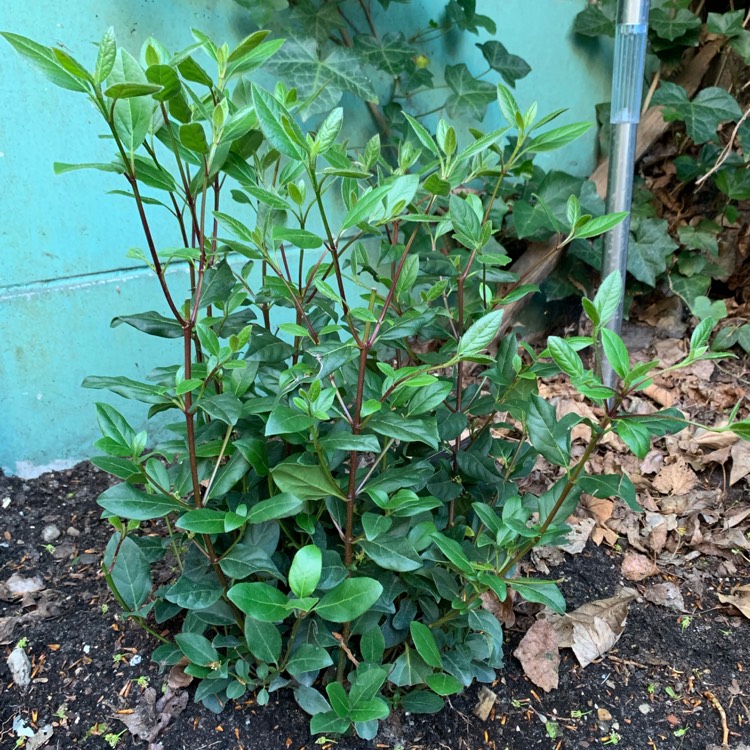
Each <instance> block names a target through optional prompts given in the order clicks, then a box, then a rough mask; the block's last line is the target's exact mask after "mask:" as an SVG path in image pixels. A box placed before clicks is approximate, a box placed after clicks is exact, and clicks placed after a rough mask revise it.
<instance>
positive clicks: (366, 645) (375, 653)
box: [359, 628, 385, 664]
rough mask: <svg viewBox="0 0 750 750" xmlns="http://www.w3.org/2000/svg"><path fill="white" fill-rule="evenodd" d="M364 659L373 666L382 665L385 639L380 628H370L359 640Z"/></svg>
mask: <svg viewBox="0 0 750 750" xmlns="http://www.w3.org/2000/svg"><path fill="white" fill-rule="evenodd" d="M359 651H360V653H361V654H362V658H363V659H364V660H365V661H366V662H370V663H371V664H380V662H381V661H382V659H383V653H384V652H385V638H384V637H383V633H382V631H381V630H380V629H379V628H370V629H369V630H367V631H365V632H364V633H363V634H362V636H361V638H360V639H359Z"/></svg>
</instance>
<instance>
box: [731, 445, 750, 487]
mask: <svg viewBox="0 0 750 750" xmlns="http://www.w3.org/2000/svg"><path fill="white" fill-rule="evenodd" d="M730 455H731V456H732V471H731V473H730V475H729V484H730V485H731V484H737V482H739V481H740V479H742V478H743V477H746V476H747V475H748V474H750V443H748V442H747V441H746V440H740V441H739V442H737V443H735V444H734V445H733V446H732V450H731V452H730Z"/></svg>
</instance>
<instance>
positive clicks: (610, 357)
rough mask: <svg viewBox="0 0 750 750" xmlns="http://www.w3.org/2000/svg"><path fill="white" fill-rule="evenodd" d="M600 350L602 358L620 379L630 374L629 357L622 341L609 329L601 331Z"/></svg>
mask: <svg viewBox="0 0 750 750" xmlns="http://www.w3.org/2000/svg"><path fill="white" fill-rule="evenodd" d="M602 348H603V349H604V356H605V357H606V358H607V361H608V362H609V364H610V365H612V369H613V370H614V371H615V372H616V373H617V374H618V375H619V376H620V377H621V378H625V377H627V375H628V373H629V372H630V357H629V356H628V350H627V347H626V346H625V344H624V342H623V340H622V339H621V338H620V337H619V336H618V335H617V334H616V333H615V332H614V331H610V330H609V328H604V329H603V330H602Z"/></svg>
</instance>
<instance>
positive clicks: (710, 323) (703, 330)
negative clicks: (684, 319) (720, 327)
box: [690, 317, 716, 353]
mask: <svg viewBox="0 0 750 750" xmlns="http://www.w3.org/2000/svg"><path fill="white" fill-rule="evenodd" d="M714 325H716V324H715V323H714V320H713V318H711V317H707V318H704V319H703V320H701V322H700V323H698V325H697V326H696V327H695V330H694V331H693V334H692V336H691V337H690V351H691V353H692V352H695V351H697V350H698V349H701V348H702V347H705V346H708V341H709V339H710V338H711V331H713V329H714Z"/></svg>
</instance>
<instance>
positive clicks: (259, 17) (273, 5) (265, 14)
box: [235, 0, 289, 28]
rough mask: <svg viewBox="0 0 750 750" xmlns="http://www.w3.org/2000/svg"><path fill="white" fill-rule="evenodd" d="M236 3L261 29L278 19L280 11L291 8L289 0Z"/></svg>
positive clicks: (243, 1) (254, 0) (243, 0)
mask: <svg viewBox="0 0 750 750" xmlns="http://www.w3.org/2000/svg"><path fill="white" fill-rule="evenodd" d="M235 2H236V3H237V4H238V5H241V6H242V7H243V8H246V9H247V11H248V12H249V14H250V16H251V17H252V19H253V21H254V22H255V23H256V24H257V25H258V26H260V27H261V28H263V26H265V25H266V24H267V23H269V22H270V21H272V20H273V19H274V18H277V17H278V14H279V12H280V11H284V10H286V9H287V8H288V7H289V2H288V0H235Z"/></svg>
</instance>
